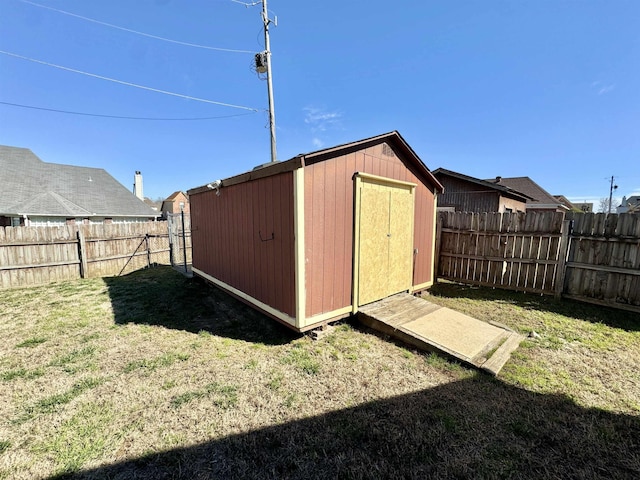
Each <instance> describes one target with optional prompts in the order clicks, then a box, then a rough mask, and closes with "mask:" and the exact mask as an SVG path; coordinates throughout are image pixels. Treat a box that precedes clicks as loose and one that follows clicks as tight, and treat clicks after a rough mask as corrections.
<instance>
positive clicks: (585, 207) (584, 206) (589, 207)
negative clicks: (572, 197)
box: [573, 202, 593, 213]
mask: <svg viewBox="0 0 640 480" xmlns="http://www.w3.org/2000/svg"><path fill="white" fill-rule="evenodd" d="M573 205H574V206H575V207H576V208H577V209H578V210H580V211H581V212H584V213H592V212H593V203H587V202H584V203H574V204H573Z"/></svg>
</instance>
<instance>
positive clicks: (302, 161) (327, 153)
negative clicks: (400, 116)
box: [188, 130, 444, 194]
mask: <svg viewBox="0 0 640 480" xmlns="http://www.w3.org/2000/svg"><path fill="white" fill-rule="evenodd" d="M383 142H386V143H387V144H388V145H389V146H391V147H392V148H396V149H397V150H398V151H400V152H401V153H402V155H403V158H404V159H406V161H407V162H408V163H409V164H410V165H411V166H412V167H413V168H414V169H415V172H414V173H415V175H417V176H419V177H422V179H423V180H424V181H425V182H427V183H428V184H431V185H432V186H433V188H434V189H435V190H436V191H438V192H443V191H444V187H443V186H442V184H441V183H440V182H439V181H438V180H437V179H436V177H434V176H433V174H432V173H431V171H430V170H429V169H428V168H427V166H426V165H425V164H424V163H423V162H422V160H421V159H420V157H418V155H417V154H416V152H415V151H414V150H413V149H412V148H411V147H410V146H409V144H408V143H407V142H406V141H405V139H404V138H402V136H401V135H400V133H399V132H398V131H396V130H394V131H392V132H389V133H384V134H382V135H377V136H375V137H369V138H365V139H363V140H358V141H355V142H350V143H345V144H342V145H337V146H335V147H331V148H325V149H322V150H316V151H313V152H309V153H304V154H300V155H297V156H295V157H293V158H291V159H289V160H285V161H279V162H273V163H267V164H265V165H261V166H259V167H256V168H254V169H253V170H252V171H250V172H246V173H242V174H240V175H235V176H233V177H229V178H226V179H224V180H222V186H231V185H235V184H238V183H243V182H248V181H251V180H256V179H258V178H263V177H268V176H271V175H277V174H279V173H283V172H289V171H293V170H296V169H298V168H300V167H301V166H303V165H311V164H314V163H317V162H322V161H324V160H328V159H330V158H335V157H337V156H339V155H346V154H347V153H349V152H355V151H357V150H361V149H363V148H366V147H367V146H373V145H378V144H380V143H383ZM210 185H211V184H210ZM209 188H213V187H208V186H202V187H197V188H192V189H191V190H189V191H188V193H189V194H193V193H198V192H201V191H206V190H208V189H209Z"/></svg>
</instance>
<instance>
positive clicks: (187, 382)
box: [0, 268, 640, 479]
mask: <svg viewBox="0 0 640 480" xmlns="http://www.w3.org/2000/svg"><path fill="white" fill-rule="evenodd" d="M478 292H482V290H468V291H467V290H465V289H464V288H459V287H455V286H444V287H438V289H435V290H434V293H435V294H437V296H432V297H431V300H433V301H437V302H442V303H450V305H449V306H455V305H457V306H459V307H462V309H465V308H472V309H474V308H475V309H476V311H475V312H470V313H475V314H476V315H477V316H479V317H482V316H483V315H484V317H486V316H487V315H489V316H491V315H493V313H491V312H494V311H495V310H496V308H498V309H499V310H500V311H501V312H502V313H503V315H500V316H501V317H505V316H510V318H501V320H502V321H503V322H505V323H511V325H512V326H514V327H516V328H520V329H525V330H526V329H529V328H532V325H531V324H530V322H537V321H539V322H540V326H539V327H536V328H535V329H536V331H539V332H540V333H541V334H542V335H543V337H542V338H541V339H540V340H539V341H535V342H528V343H527V344H526V345H524V346H523V348H521V349H520V350H519V351H518V352H517V355H516V358H514V359H513V360H512V361H511V362H510V363H509V364H507V366H506V367H505V370H504V372H505V374H504V378H503V379H501V380H495V379H492V378H490V377H488V376H486V375H484V374H481V373H478V372H476V371H473V370H469V369H467V368H464V367H462V366H460V365H457V364H455V363H450V362H448V361H446V360H443V359H441V358H439V357H437V356H434V355H427V354H422V353H419V352H415V351H413V350H411V349H408V348H405V347H403V346H402V345H397V344H394V343H392V342H389V341H387V340H386V339H384V338H381V337H379V336H378V335H376V334H374V333H372V332H370V331H367V330H365V329H362V328H360V327H357V326H356V325H353V324H350V323H343V324H340V325H338V326H337V327H336V328H334V329H333V330H332V332H331V333H330V334H329V335H327V336H326V337H324V338H322V339H321V340H318V341H314V340H311V339H310V338H308V337H304V336H302V337H301V336H296V335H293V334H292V333H290V332H289V331H287V330H285V329H284V328H283V327H281V326H279V325H277V324H276V323H275V322H273V321H271V320H269V319H267V318H265V317H263V316H261V315H259V314H257V313H256V312H254V311H253V310H251V309H249V308H247V307H245V306H243V305H242V304H240V303H238V302H236V301H235V300H233V299H232V298H230V297H228V296H226V295H224V294H223V293H221V292H219V291H218V290H215V289H212V288H210V287H207V286H205V285H202V284H199V283H196V282H193V281H189V280H186V279H184V278H183V277H181V276H180V275H178V274H176V273H175V272H174V271H172V270H170V269H168V268H158V269H151V270H147V271H143V272H137V273H135V274H132V275H129V276H127V277H122V278H113V279H105V280H99V279H95V280H84V281H77V282H68V283H63V284H57V285H51V286H47V287H40V288H35V289H28V290H10V291H3V292H2V295H1V296H0V311H2V314H3V321H2V323H0V335H1V337H0V338H2V339H3V341H2V344H1V345H0V478H7V479H8V478H11V479H13V478H16V479H22V478H25V479H26V478H47V477H51V476H56V475H57V476H59V477H65V476H69V477H74V478H75V477H78V478H123V479H126V478H426V477H429V476H431V477H434V478H436V477H438V478H506V477H513V478H531V477H538V478H543V477H552V478H553V477H555V478H561V477H573V478H581V477H583V478H584V477H598V476H602V477H603V478H616V477H617V478H625V477H627V476H628V478H633V476H635V475H636V474H638V473H640V458H639V454H638V452H640V445H639V444H638V438H640V423H639V421H638V414H639V412H640V408H639V406H638V398H640V396H639V395H637V393H638V386H639V385H640V382H639V381H638V373H637V372H638V371H637V368H634V366H633V365H632V364H631V358H632V356H633V355H635V358H638V356H637V353H638V351H637V348H638V343H640V342H638V340H639V338H638V329H637V328H636V329H635V330H634V329H632V328H628V329H626V330H625V329H624V328H621V327H619V326H612V325H600V324H597V322H596V323H591V322H585V321H584V320H581V319H577V318H572V317H569V316H566V315H563V314H560V313H557V312H550V311H549V308H546V309H545V310H539V309H536V308H535V305H534V306H531V308H529V307H526V306H525V307H523V303H522V301H521V300H519V298H520V299H521V298H523V297H522V296H520V297H518V295H516V294H509V296H507V297H504V298H503V297H495V298H492V297H491V295H488V296H487V295H486V294H485V297H484V298H481V297H477V295H478ZM465 295H466V296H465ZM474 295H475V296H476V298H474ZM505 298H506V299H508V300H505ZM526 301H529V298H528V297H527V298H526ZM465 302H467V306H465ZM473 305H475V307H473ZM469 306H471V307H469ZM538 307H540V306H539V305H538ZM589 308H590V309H591V310H590V311H596V312H597V311H603V309H593V307H589ZM483 312H484V313H483ZM487 312H489V313H487ZM547 314H553V315H558V317H557V318H556V317H554V319H553V320H549V318H548V317H545V316H544V315H547ZM540 315H542V316H540ZM485 319H488V318H485ZM545 322H547V324H548V325H547V331H544V328H542V327H543V326H544V325H545ZM562 322H566V326H565V330H566V331H568V332H570V335H571V336H572V339H569V340H567V339H565V338H564V337H562V331H563V330H562V328H560V325H561V323H562ZM551 324H553V326H551ZM583 324H586V325H587V326H585V325H583ZM591 325H596V329H595V330H591V328H592V327H591ZM555 329H557V331H556V330H555ZM600 329H602V330H600ZM584 332H590V333H589V338H588V339H586V340H585V338H586V333H584ZM612 336H613V337H615V338H616V340H615V341H611V340H610V338H611V337H612ZM574 337H576V338H578V339H576V338H574ZM580 339H582V340H580ZM564 340H566V343H565V342H564ZM587 340H588V341H587ZM616 344H622V347H620V348H614V345H616ZM611 352H613V354H611ZM605 353H607V354H605ZM613 362H616V363H618V362H622V365H621V366H619V368H617V370H616V366H615V364H614V363H613ZM614 377H615V381H613V378H614ZM585 386H589V388H588V389H586V388H585ZM593 407H598V408H597V409H596V408H593ZM614 455H615V457H614Z"/></svg>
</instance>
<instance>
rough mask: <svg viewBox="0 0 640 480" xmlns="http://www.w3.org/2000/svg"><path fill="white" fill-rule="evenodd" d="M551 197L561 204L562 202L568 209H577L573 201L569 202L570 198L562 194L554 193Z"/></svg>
mask: <svg viewBox="0 0 640 480" xmlns="http://www.w3.org/2000/svg"><path fill="white" fill-rule="evenodd" d="M553 198H555V199H556V200H557V201H559V202H560V203H561V204H563V205H564V206H565V207H567V208H568V209H569V210H574V209H576V210H579V209H578V208H577V207H576V206H575V205H574V204H573V203H571V200H569V199H568V198H567V197H565V196H564V195H554V196H553Z"/></svg>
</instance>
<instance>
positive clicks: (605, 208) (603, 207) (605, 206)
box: [597, 197, 620, 213]
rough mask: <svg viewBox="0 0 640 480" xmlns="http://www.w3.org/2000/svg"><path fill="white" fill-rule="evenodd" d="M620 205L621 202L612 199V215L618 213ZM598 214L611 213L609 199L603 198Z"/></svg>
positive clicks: (599, 204)
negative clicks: (617, 209)
mask: <svg viewBox="0 0 640 480" xmlns="http://www.w3.org/2000/svg"><path fill="white" fill-rule="evenodd" d="M618 205H620V202H619V201H618V199H617V198H612V199H611V213H616V207H617V206H618ZM597 212H598V213H609V199H608V198H605V197H603V198H601V199H600V201H599V202H598V210H597Z"/></svg>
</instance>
